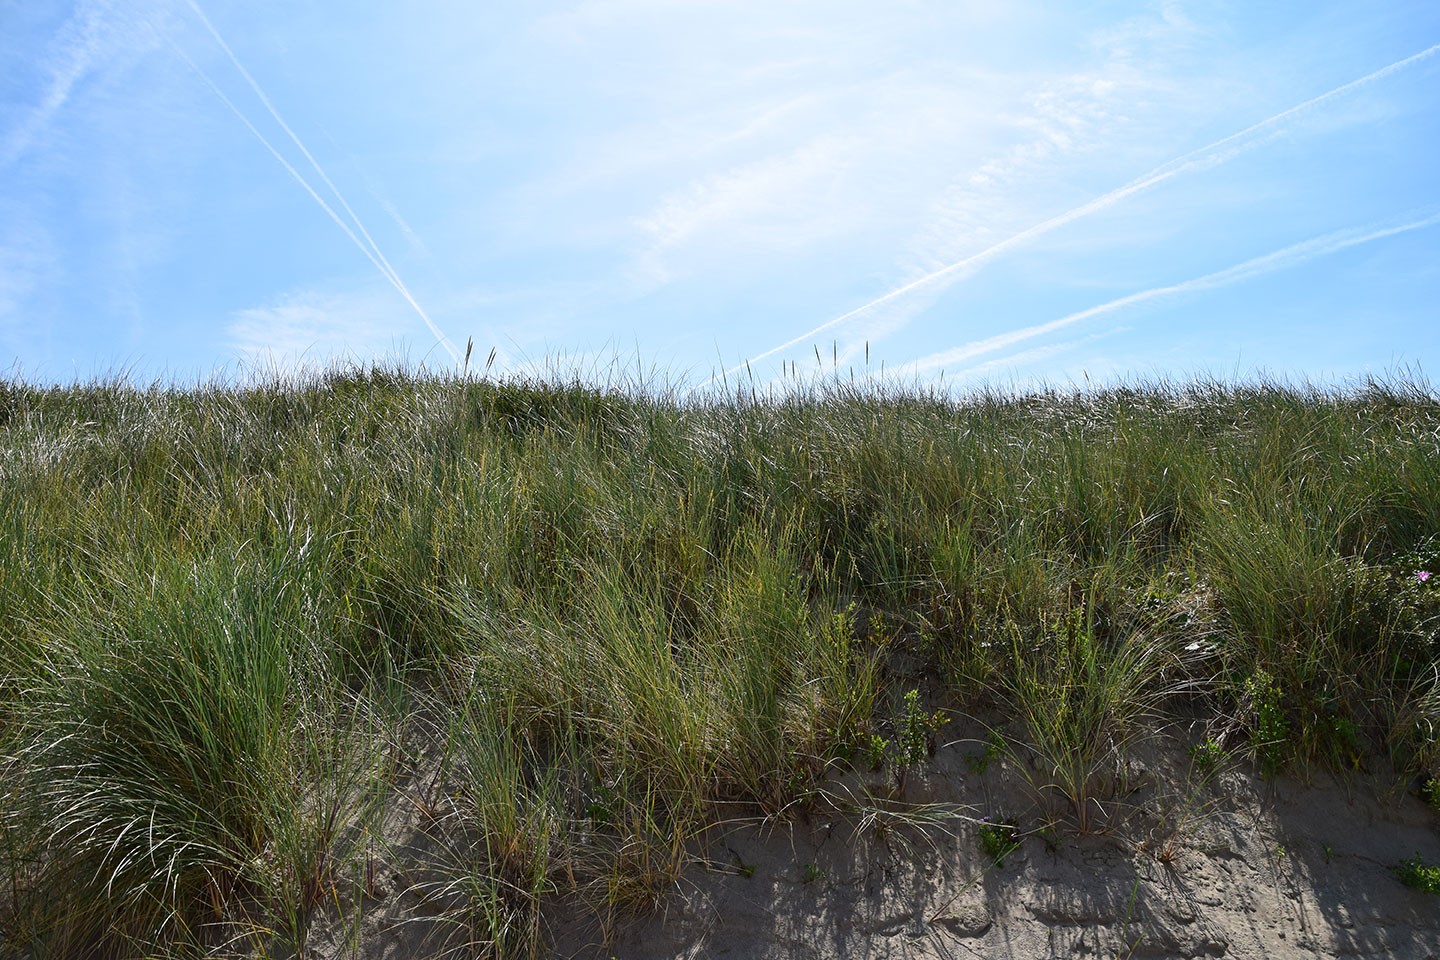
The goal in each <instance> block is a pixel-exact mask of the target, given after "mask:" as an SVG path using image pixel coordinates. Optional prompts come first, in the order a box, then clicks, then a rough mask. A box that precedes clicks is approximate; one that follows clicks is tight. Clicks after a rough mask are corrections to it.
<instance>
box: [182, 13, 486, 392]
mask: <svg viewBox="0 0 1440 960" xmlns="http://www.w3.org/2000/svg"><path fill="white" fill-rule="evenodd" d="M186 3H188V4H189V6H190V9H191V10H193V11H194V13H195V15H196V16H197V17H199V19H200V22H201V23H203V24H204V25H205V29H206V30H208V31H209V33H210V36H211V37H212V38H214V40H215V42H216V43H218V44H219V45H220V49H222V50H224V51H225V56H227V57H228V58H229V59H230V62H231V64H233V65H234V67H235V69H236V70H238V71H239V72H240V75H241V76H242V77H244V78H245V82H246V83H247V84H249V86H250V89H251V90H252V91H254V93H255V96H256V97H258V98H259V99H260V102H261V103H262V104H264V106H265V109H266V110H267V111H268V112H269V114H270V116H271V117H272V118H273V119H274V120H275V122H276V123H277V124H279V125H280V129H282V130H284V131H285V133H286V135H287V136H289V137H290V140H291V142H292V143H294V144H295V146H296V147H297V148H298V149H299V150H300V152H301V153H302V154H303V155H304V157H305V159H306V160H307V161H309V163H310V166H311V167H312V168H313V169H314V170H315V173H316V174H317V175H318V176H319V177H320V180H321V181H322V182H323V183H324V184H325V186H326V187H328V188H329V190H330V193H331V194H333V195H334V197H335V200H336V201H337V202H338V203H339V204H340V207H341V209H343V210H344V211H345V213H346V215H347V216H349V218H350V223H346V222H345V221H344V220H343V219H342V218H341V217H340V215H339V214H337V213H336V212H335V209H334V208H333V207H331V206H330V204H329V203H327V202H326V201H325V199H324V198H323V197H321V196H320V194H319V193H318V192H317V191H316V190H315V188H314V187H312V186H311V185H310V183H309V181H307V180H306V179H305V177H304V176H303V175H301V173H300V172H299V171H298V170H296V169H295V167H294V166H293V165H292V164H291V163H290V162H289V161H288V160H286V159H285V157H284V156H283V155H281V153H280V151H279V150H277V149H275V147H274V145H273V144H271V143H270V141H269V140H267V139H266V138H265V137H264V136H263V135H262V134H261V133H260V131H259V130H258V129H257V128H256V126H255V125H254V124H253V123H251V122H250V119H249V118H248V117H246V116H245V114H244V113H243V112H242V111H241V110H240V108H239V107H237V106H236V105H235V103H234V101H232V100H231V99H230V98H229V97H227V96H226V95H225V94H224V93H222V92H221V90H220V88H219V87H218V86H217V85H216V84H215V82H214V81H213V80H211V79H210V77H209V76H208V75H207V74H206V73H205V71H204V70H202V69H200V66H199V65H198V64H197V63H195V61H193V60H191V59H190V58H189V57H188V56H186V55H185V54H184V52H183V51H179V50H178V48H177V52H179V53H180V56H181V57H182V58H184V60H185V62H186V63H188V64H190V67H191V69H193V70H194V71H195V72H196V73H197V74H199V75H200V77H201V79H202V80H204V81H205V83H206V85H207V86H209V87H210V89H211V90H212V91H214V93H215V95H216V96H217V97H219V98H220V100H221V101H222V102H224V104H225V105H226V106H227V107H229V108H230V111H231V112H232V113H234V114H235V116H236V117H238V118H239V119H240V121H241V122H242V123H244V124H245V126H246V127H247V128H248V129H249V130H250V132H251V133H253V134H254V135H255V137H256V138H257V139H258V140H259V141H260V142H261V143H262V144H264V146H265V148H266V149H267V150H269V151H270V153H271V155H272V156H274V157H275V159H276V160H278V161H280V163H281V165H282V166H284V167H285V169H286V170H287V171H288V172H289V173H290V175H291V176H292V177H294V178H295V180H296V181H297V182H299V184H300V185H301V186H302V187H304V188H305V192H306V193H308V194H310V196H311V198H312V199H314V200H315V202H316V203H318V204H319V205H320V208H321V209H322V210H324V211H325V212H326V213H327V214H328V215H329V216H330V219H331V220H334V221H335V223H336V225H337V226H339V227H340V229H341V230H343V231H344V232H345V235H346V236H347V237H349V238H350V240H351V242H353V243H354V244H355V246H357V247H358V248H359V249H360V252H361V253H363V254H365V256H366V258H367V259H369V261H370V262H371V263H372V264H374V266H375V269H376V270H378V271H380V275H381V276H383V277H384V278H385V279H386V280H388V281H389V282H390V285H391V286H392V287H394V288H395V290H396V292H397V293H399V294H400V296H401V297H403V298H404V299H405V302H406V303H408V304H410V306H411V308H413V309H414V311H415V312H416V313H417V314H419V316H420V319H421V320H423V321H425V326H426V327H428V328H429V330H430V332H431V333H432V334H433V335H434V336H435V339H436V341H438V342H439V344H440V346H441V347H443V348H444V349H445V352H446V353H448V354H450V359H451V360H453V361H454V362H455V363H456V364H457V365H459V364H460V362H461V360H460V353H459V351H458V350H456V349H455V345H454V344H452V343H451V342H450V339H449V338H448V337H446V336H445V334H444V333H443V332H442V331H441V330H440V328H439V327H438V326H436V325H435V322H434V321H433V320H431V319H430V315H429V314H428V313H426V312H425V309H424V308H423V307H421V306H420V304H419V302H418V301H417V300H416V299H415V297H414V295H413V294H411V292H410V288H409V287H408V286H406V284H405V281H404V280H403V279H401V277H400V274H399V272H398V271H397V270H396V269H395V268H394V267H393V266H391V264H390V261H389V260H388V259H386V257H385V254H384V253H383V252H382V251H381V249H380V245H379V244H377V243H376V242H375V239H374V237H372V236H371V235H370V231H369V230H367V229H365V223H364V221H362V220H361V219H360V217H359V215H357V214H356V213H355V211H354V209H353V208H351V206H350V204H349V203H348V202H347V201H346V199H345V195H344V194H342V193H341V192H340V188H339V187H337V186H335V183H334V181H332V180H331V179H330V177H329V176H328V175H327V174H326V173H325V170H324V168H322V167H321V166H320V163H319V161H318V160H316V159H315V157H314V155H313V154H312V153H311V152H310V151H309V150H308V149H307V148H306V146H305V144H304V143H303V142H301V140H300V137H299V136H298V135H297V134H296V133H295V131H294V130H293V129H292V128H291V127H290V125H289V124H288V123H286V122H285V118H284V117H282V116H280V111H279V110H277V109H276V108H275V105H274V103H272V102H271V100H270V98H269V97H268V96H267V95H266V94H265V91H264V90H263V89H261V87H260V84H259V83H257V82H256V80H255V78H254V77H253V76H252V75H251V74H250V71H249V70H247V69H245V65H244V64H242V63H241V62H240V58H239V57H237V56H236V55H235V52H234V51H233V50H232V49H230V45H229V44H228V43H226V42H225V38H224V37H222V36H221V35H220V31H219V30H218V29H216V27H215V25H214V24H213V23H211V22H210V18H209V17H207V16H206V15H205V11H204V10H202V9H201V8H200V5H199V4H198V3H197V2H196V0H186ZM352 224H353V227H352ZM357 234H358V235H357ZM362 238H363V239H362Z"/></svg>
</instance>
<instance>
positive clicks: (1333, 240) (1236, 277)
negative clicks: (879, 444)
mask: <svg viewBox="0 0 1440 960" xmlns="http://www.w3.org/2000/svg"><path fill="white" fill-rule="evenodd" d="M1437 223H1440V213H1433V214H1431V215H1430V216H1427V217H1422V218H1421V219H1419V220H1412V221H1410V222H1408V223H1402V224H1399V225H1398V226H1389V227H1380V228H1371V229H1369V230H1367V231H1362V230H1341V231H1337V232H1335V233H1327V234H1325V235H1323V236H1320V237H1315V238H1314V239H1311V240H1306V241H1304V242H1302V243H1297V244H1294V245H1292V246H1288V247H1285V248H1283V249H1281V250H1277V251H1275V252H1274V253H1267V254H1265V255H1264V256H1262V257H1256V258H1254V259H1253V260H1246V261H1245V262H1244V263H1240V264H1236V265H1235V266H1233V267H1227V268H1225V269H1224V270H1218V271H1216V272H1215V273H1207V274H1206V275H1205V276H1203V277H1195V278H1194V279H1191V280H1185V281H1183V282H1181V283H1174V284H1170V285H1168V286H1164V287H1154V288H1153V289H1150V290H1142V291H1140V292H1139V293H1132V294H1130V295H1128V296H1124V297H1120V298H1119V299H1116V300H1111V301H1109V302H1108V303H1102V304H1100V305H1099V306H1097V307H1090V308H1089V309H1087V310H1081V311H1078V312H1076V313H1072V314H1069V315H1067V316H1064V317H1061V318H1060V319H1058V320H1051V321H1049V322H1048V323H1039V324H1036V325H1034V326H1031V327H1024V328H1022V329H1019V330H1011V331H1009V332H1007V333H1000V334H996V335H995V336H993V337H986V338H985V339H983V340H973V341H971V342H970V343H966V344H962V345H961V346H958V347H955V348H953V349H950V350H946V351H943V352H941V353H932V354H931V355H929V356H928V357H921V358H920V359H919V360H914V361H911V362H910V363H907V364H904V365H903V366H900V367H897V368H896V369H895V374H896V375H897V376H903V375H907V374H908V375H910V376H915V375H917V374H921V373H925V372H927V371H930V370H936V369H939V368H940V367H944V366H948V365H950V364H952V363H961V362H963V361H965V360H969V359H971V358H972V357H978V356H981V355H982V354H986V353H993V352H995V351H996V350H1003V349H1005V348H1006V347H1009V346H1013V345H1014V344H1017V343H1020V342H1022V341H1024V340H1030V339H1033V338H1035V337H1039V336H1043V335H1045V334H1047V333H1052V332H1053V331H1056V330H1059V329H1061V328H1062V327H1068V326H1071V325H1072V324H1076V323H1079V322H1080V321H1082V320H1089V319H1092V318H1094V317H1098V316H1102V315H1104V314H1107V313H1113V312H1115V311H1116V310H1123V309H1124V308H1126V307H1132V306H1135V305H1136V304H1140V303H1146V302H1148V301H1151V300H1158V299H1160V298H1162V297H1169V296H1174V295H1176V294H1182V293H1192V292H1194V291H1196V290H1213V289H1215V288H1217V287H1224V286H1228V285H1230V284H1232V283H1238V282H1240V281H1242V280H1249V279H1251V278H1252V277H1259V276H1263V275H1264V274H1267V273H1273V272H1275V271H1276V270H1284V269H1286V268H1288V267H1294V266H1298V265H1299V264H1302V263H1305V262H1306V261H1308V260H1314V259H1315V258H1316V257H1323V256H1326V255H1328V254H1332V253H1337V252H1339V251H1341V250H1344V249H1346V248H1347V247H1356V246H1359V245H1361V244H1363V243H1370V242H1371V241H1374V240H1381V239H1384V238H1385V237H1393V236H1395V235H1396V234H1400V233H1409V232H1410V231H1412V230H1422V229H1424V228H1426V227H1432V226H1434V225H1435V224H1437Z"/></svg>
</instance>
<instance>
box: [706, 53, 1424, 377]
mask: <svg viewBox="0 0 1440 960" xmlns="http://www.w3.org/2000/svg"><path fill="white" fill-rule="evenodd" d="M1437 52H1440V43H1437V44H1435V45H1434V46H1432V47H1428V48H1426V49H1424V50H1422V51H1420V52H1419V53H1417V54H1414V55H1412V56H1409V57H1406V58H1405V59H1403V60H1397V61H1395V62H1394V63H1392V64H1389V65H1388V66H1385V67H1381V68H1380V69H1379V70H1376V71H1375V72H1374V73H1368V74H1366V75H1365V76H1363V77H1360V78H1359V79H1357V80H1351V81H1350V82H1349V83H1345V84H1342V85H1340V86H1338V87H1335V88H1334V89H1333V90H1328V91H1326V92H1325V93H1322V94H1320V95H1319V96H1315V97H1311V98H1310V99H1309V100H1306V101H1304V102H1302V103H1298V104H1296V105H1295V106H1293V107H1290V108H1289V109H1287V110H1282V111H1281V112H1279V113H1277V114H1275V115H1274V116H1270V117H1266V118H1265V119H1264V120H1260V121H1258V122H1256V123H1253V124H1251V125H1250V126H1248V127H1246V128H1245V129H1243V130H1240V131H1238V132H1236V133H1232V134H1230V135H1229V136H1228V137H1224V138H1222V139H1220V140H1216V141H1215V142H1214V143H1210V144H1206V145H1205V146H1203V147H1199V148H1197V149H1195V150H1192V151H1190V152H1189V153H1187V154H1184V155H1183V156H1180V157H1176V158H1175V159H1174V160H1170V161H1168V162H1167V163H1164V164H1161V165H1160V166H1158V167H1156V168H1155V169H1154V170H1151V171H1150V172H1149V173H1146V174H1145V175H1143V176H1141V177H1139V178H1137V179H1135V180H1132V181H1130V182H1129V183H1127V184H1125V185H1124V186H1122V187H1119V188H1117V189H1115V190H1112V191H1110V192H1109V193H1106V194H1103V195H1102V196H1099V197H1096V198H1095V199H1093V200H1091V201H1089V202H1088V203H1084V204H1081V205H1080V206H1078V207H1075V208H1074V209H1071V210H1067V211H1066V212H1064V213H1062V214H1059V215H1057V216H1054V217H1051V218H1050V219H1049V220H1046V221H1044V222H1042V223H1038V224H1036V225H1035V226H1033V227H1030V228H1028V229H1026V230H1022V231H1021V232H1020V233H1017V234H1015V235H1014V236H1012V237H1008V238H1006V239H1004V240H1001V241H1000V242H998V243H996V244H994V245H993V246H990V247H987V248H986V249H984V250H981V251H980V252H979V253H975V254H972V255H970V256H968V257H965V258H964V259H962V260H957V261H955V262H954V263H951V264H949V265H947V266H944V267H941V268H940V269H939V270H935V271H934V272H932V273H928V274H926V275H925V276H923V277H920V278H919V279H918V280H912V281H911V282H909V283H906V284H904V285H903V286H899V287H896V288H895V289H894V290H891V291H890V292H889V293H886V294H884V295H882V296H879V297H876V298H875V299H874V300H871V301H869V302H868V303H865V304H862V305H861V306H858V307H856V308H855V309H853V310H850V311H849V312H847V313H842V314H841V315H840V316H838V317H836V318H834V319H833V320H827V321H826V322H824V323H822V324H820V325H819V326H818V327H815V328H813V329H811V330H807V331H805V332H804V333H802V334H800V335H799V336H798V337H793V338H791V339H789V340H787V341H785V342H784V343H782V344H780V345H779V346H777V347H772V348H770V349H769V350H766V351H765V352H764V353H761V354H757V355H756V356H753V357H751V358H749V359H748V360H746V361H745V362H743V363H739V364H736V365H735V366H733V367H731V368H730V369H728V370H726V371H725V372H724V373H723V374H717V375H715V376H713V377H711V378H710V379H709V380H708V381H706V383H704V384H702V385H701V386H702V387H703V386H708V385H709V384H711V383H714V382H715V381H717V380H720V379H721V378H722V377H728V376H730V375H732V374H735V373H737V372H739V371H741V370H744V369H746V368H747V367H748V366H749V365H750V364H754V363H759V362H760V361H761V360H765V359H768V358H770V357H772V356H774V355H775V354H777V353H780V352H781V351H782V350H788V349H790V348H791V347H794V346H798V345H799V344H801V343H804V342H805V341H807V340H809V339H811V338H812V337H814V336H816V335H817V334H821V333H824V332H825V331H826V330H830V329H832V328H834V327H836V326H838V325H840V324H842V323H844V322H845V321H847V320H852V319H854V318H855V317H858V316H860V315H861V314H864V313H866V312H868V311H870V310H872V309H874V308H875V307H878V306H880V305H882V304H885V303H889V302H891V301H893V300H897V299H899V298H901V297H904V296H905V295H906V294H909V293H912V292H913V291H915V290H919V289H921V288H923V287H929V286H932V285H935V284H939V283H941V282H942V281H946V280H958V279H961V278H963V277H966V276H969V275H970V274H972V273H974V272H975V271H976V270H978V269H980V267H982V266H984V265H985V264H986V263H987V262H989V261H991V260H994V259H995V258H996V257H999V256H1001V255H1002V254H1005V253H1008V252H1009V251H1011V250H1014V249H1015V248H1017V247H1020V246H1023V245H1024V244H1026V243H1028V242H1029V241H1031V240H1034V239H1036V238H1038V237H1042V236H1044V235H1045V234H1047V233H1050V232H1051V231H1054V230H1058V229H1059V228H1060V227H1063V226H1066V225H1067V224H1070V223H1073V222H1075V221H1076V220H1079V219H1081V218H1082V217H1086V216H1089V215H1090V214H1092V213H1096V212H1098V211H1100V210H1104V209H1106V208H1107V207H1111V206H1114V205H1115V204H1117V203H1119V202H1120V201H1122V200H1125V199H1127V198H1129V197H1132V196H1134V195H1135V194H1137V193H1140V192H1142V191H1145V190H1149V189H1150V188H1151V187H1155V186H1158V185H1160V184H1162V183H1164V182H1165V181H1167V180H1171V179H1173V178H1175V177H1178V176H1180V175H1181V174H1185V173H1196V172H1199V171H1204V170H1210V169H1213V168H1214V167H1218V166H1220V165H1221V164H1223V163H1227V162H1229V161H1230V160H1232V159H1234V158H1235V157H1237V156H1239V155H1240V154H1241V153H1244V152H1245V151H1247V150H1250V149H1253V148H1254V147H1257V146H1259V145H1261V144H1262V143H1264V142H1266V140H1268V139H1271V138H1272V137H1274V136H1276V135H1278V134H1279V133H1280V131H1281V129H1282V128H1283V125H1284V124H1285V123H1286V122H1287V121H1289V120H1291V119H1293V118H1295V117H1296V116H1298V115H1300V114H1303V113H1305V112H1307V111H1309V110H1311V109H1313V108H1315V107H1318V106H1320V105H1322V104H1324V103H1326V102H1328V101H1330V100H1334V99H1336V98H1337V97H1342V96H1344V95H1345V94H1347V93H1350V92H1351V91H1353V90H1355V89H1357V88H1359V87H1362V86H1365V85H1367V84H1370V83H1373V82H1375V81H1376V80H1380V79H1383V78H1385V77H1387V76H1389V75H1391V74H1393V73H1397V72H1399V71H1401V70H1404V69H1406V68H1408V67H1411V66H1414V65H1415V64H1417V63H1419V62H1420V61H1422V60H1425V59H1427V58H1429V57H1431V56H1434V55H1435V54H1436V53H1437Z"/></svg>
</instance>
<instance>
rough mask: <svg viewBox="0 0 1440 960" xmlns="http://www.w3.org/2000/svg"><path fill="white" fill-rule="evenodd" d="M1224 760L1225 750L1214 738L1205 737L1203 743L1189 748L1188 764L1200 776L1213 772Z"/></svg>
mask: <svg viewBox="0 0 1440 960" xmlns="http://www.w3.org/2000/svg"><path fill="white" fill-rule="evenodd" d="M1224 759H1225V748H1224V747H1223V746H1221V744H1220V741H1219V740H1216V739H1215V738H1214V737H1207V738H1206V739H1205V742H1204V743H1197V744H1195V745H1194V746H1193V747H1191V748H1190V762H1191V763H1193V764H1194V765H1195V769H1196V771H1198V772H1199V773H1201V774H1209V773H1212V772H1214V771H1215V769H1216V768H1217V767H1219V766H1220V763H1221V761H1223V760H1224Z"/></svg>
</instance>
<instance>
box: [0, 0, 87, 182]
mask: <svg viewBox="0 0 1440 960" xmlns="http://www.w3.org/2000/svg"><path fill="white" fill-rule="evenodd" d="M105 12H106V8H105V7H104V6H99V5H96V4H94V3H87V4H83V5H81V7H80V8H78V9H77V10H76V12H75V13H74V14H73V15H72V16H71V17H70V19H69V20H68V21H66V23H65V25H64V26H63V27H62V28H61V29H60V32H59V34H58V39H59V40H60V41H61V42H62V44H63V49H62V50H61V51H60V52H59V53H58V54H56V56H55V58H54V60H53V61H52V65H51V76H50V84H49V86H48V87H47V88H46V90H45V94H44V96H42V97H41V98H40V102H39V103H38V104H36V105H35V107H34V109H33V110H31V111H30V114H29V115H28V116H27V117H25V118H24V120H22V121H21V122H20V123H19V124H17V125H16V126H15V127H14V128H13V129H12V130H11V131H10V132H9V133H8V134H7V135H6V136H5V138H4V140H3V142H0V170H3V169H5V168H7V167H9V166H11V165H12V164H14V163H16V162H17V161H18V160H19V159H20V158H21V157H23V156H24V155H25V153H26V151H28V150H29V149H30V147H31V145H32V144H33V143H34V142H35V140H36V139H37V138H38V137H39V136H41V134H43V133H44V131H45V130H46V129H47V128H48V127H49V126H50V125H51V123H53V122H54V120H55V117H56V115H58V114H59V113H60V111H61V110H62V109H64V107H65V104H66V103H68V102H69V100H70V95H71V94H72V93H73V92H74V90H75V87H76V85H77V84H79V83H80V81H81V80H83V79H84V78H85V75H86V74H88V73H90V71H91V70H93V69H94V68H95V65H96V62H97V61H98V60H100V59H101V57H102V55H103V53H104V49H105V36H104V33H105V32H104V30H103V29H102V28H103V26H104V24H103V23H102V19H103V16H104V14H105Z"/></svg>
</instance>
